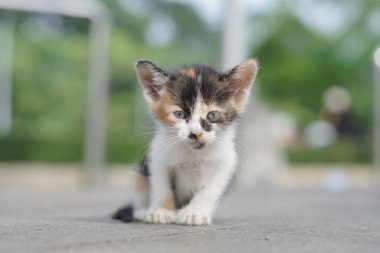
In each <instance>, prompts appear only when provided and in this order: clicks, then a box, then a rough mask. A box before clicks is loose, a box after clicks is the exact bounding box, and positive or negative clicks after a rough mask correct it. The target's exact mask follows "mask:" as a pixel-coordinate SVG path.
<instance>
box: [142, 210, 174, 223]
mask: <svg viewBox="0 0 380 253" xmlns="http://www.w3.org/2000/svg"><path fill="white" fill-rule="evenodd" d="M174 220H175V212H174V211H172V210H168V209H164V208H155V209H149V210H148V211H147V212H146V214H145V218H144V221H145V222H148V223H160V224H169V223H173V222H174Z"/></svg>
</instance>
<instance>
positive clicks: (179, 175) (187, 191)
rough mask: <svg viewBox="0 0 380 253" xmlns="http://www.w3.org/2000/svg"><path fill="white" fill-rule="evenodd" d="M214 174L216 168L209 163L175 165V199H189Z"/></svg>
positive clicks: (198, 162)
mask: <svg viewBox="0 0 380 253" xmlns="http://www.w3.org/2000/svg"><path fill="white" fill-rule="evenodd" d="M216 172H217V168H216V167H215V166H214V164H213V163H212V162H209V161H197V162H185V163H181V164H177V165H176V166H175V167H173V184H174V188H175V191H176V196H177V198H178V199H179V200H181V199H182V200H183V199H186V198H191V197H192V196H193V194H194V193H195V192H197V191H198V190H199V189H201V188H202V187H204V185H205V184H206V183H207V182H208V181H209V180H210V178H211V177H212V176H213V175H214V174H215V173H216ZM180 202H181V201H180Z"/></svg>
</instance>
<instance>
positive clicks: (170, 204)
mask: <svg viewBox="0 0 380 253" xmlns="http://www.w3.org/2000/svg"><path fill="white" fill-rule="evenodd" d="M160 207H161V208H164V209H167V210H175V205H174V197H173V195H171V196H168V197H166V198H165V199H164V200H163V201H162V202H161V204H160Z"/></svg>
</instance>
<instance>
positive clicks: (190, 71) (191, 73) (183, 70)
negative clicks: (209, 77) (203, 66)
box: [179, 67, 195, 78]
mask: <svg viewBox="0 0 380 253" xmlns="http://www.w3.org/2000/svg"><path fill="white" fill-rule="evenodd" d="M179 72H180V73H182V74H185V75H187V76H188V77H190V78H195V69H194V68H190V67H186V68H181V69H179Z"/></svg>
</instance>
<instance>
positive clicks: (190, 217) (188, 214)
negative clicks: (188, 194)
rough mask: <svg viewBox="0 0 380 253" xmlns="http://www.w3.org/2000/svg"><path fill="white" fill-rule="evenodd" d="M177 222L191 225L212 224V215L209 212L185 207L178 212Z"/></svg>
mask: <svg viewBox="0 0 380 253" xmlns="http://www.w3.org/2000/svg"><path fill="white" fill-rule="evenodd" d="M176 223H177V224H180V225H190V226H207V225H210V224H211V215H210V214H208V213H207V212H201V211H198V210H194V209H189V208H184V209H182V210H180V211H179V212H178V214H177V217H176Z"/></svg>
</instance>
